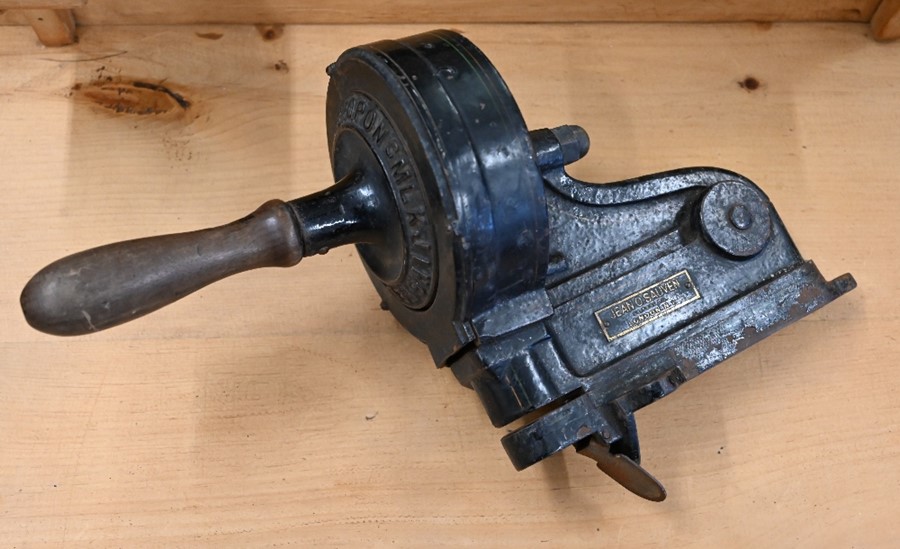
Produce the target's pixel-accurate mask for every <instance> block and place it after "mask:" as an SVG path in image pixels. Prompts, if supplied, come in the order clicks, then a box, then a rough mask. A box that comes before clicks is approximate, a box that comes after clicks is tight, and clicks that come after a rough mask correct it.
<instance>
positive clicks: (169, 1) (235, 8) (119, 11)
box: [0, 0, 892, 25]
mask: <svg viewBox="0 0 900 549" xmlns="http://www.w3.org/2000/svg"><path fill="white" fill-rule="evenodd" d="M883 1H887V2H890V1H892V0H716V1H714V2H712V1H709V0H666V1H665V2H660V1H658V0H629V1H627V2H622V1H618V2H611V1H608V0H556V1H552V2H551V1H546V0H493V1H490V2H485V1H482V0H444V1H442V2H432V1H429V0H394V1H392V2H381V3H379V4H378V5H377V6H376V5H373V4H372V3H371V2H366V1H365V0H331V1H329V2H322V1H321V0H267V1H265V2H260V1H258V0H257V1H250V0H156V1H155V2H135V1H133V0H90V1H89V2H88V1H86V0H0V11H2V8H8V9H13V8H15V9H20V8H27V7H33V6H37V7H40V8H48V7H52V8H57V9H68V8H75V14H76V17H77V18H78V22H79V23H80V24H86V25H129V24H130V25H148V24H150V25H159V24H165V23H168V24H197V23H245V24H246V23H389V24H390V23H428V22H433V21H444V22H448V23H449V22H467V23H475V22H480V23H488V22H495V23H496V22H501V23H507V22H522V23H524V22H535V21H542V22H549V21H553V22H590V21H593V22H597V21H859V22H862V21H868V20H869V19H870V18H871V17H872V14H873V13H874V12H875V10H876V8H877V7H878V5H879V4H880V3H881V2H883ZM3 21H5V22H7V23H9V22H16V21H19V22H21V21H22V20H21V16H20V15H19V14H16V13H9V14H6V15H4V14H2V13H0V22H3Z"/></svg>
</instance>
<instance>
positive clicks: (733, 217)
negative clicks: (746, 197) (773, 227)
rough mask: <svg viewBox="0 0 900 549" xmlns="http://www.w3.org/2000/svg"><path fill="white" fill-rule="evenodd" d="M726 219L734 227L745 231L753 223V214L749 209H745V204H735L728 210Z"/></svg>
mask: <svg viewBox="0 0 900 549" xmlns="http://www.w3.org/2000/svg"><path fill="white" fill-rule="evenodd" d="M728 221H730V222H731V224H732V225H734V228H736V229H739V230H741V231H746V230H747V229H749V228H750V226H751V225H753V215H752V214H751V213H750V210H749V209H747V206H744V205H743V204H737V205H736V206H734V207H733V208H731V211H730V212H728Z"/></svg>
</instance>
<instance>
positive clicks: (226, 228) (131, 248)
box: [21, 200, 303, 335]
mask: <svg viewBox="0 0 900 549" xmlns="http://www.w3.org/2000/svg"><path fill="white" fill-rule="evenodd" d="M302 257H303V240H302V238H301V231H300V225H299V223H298V221H297V219H296V218H295V216H294V215H293V213H292V210H291V208H290V206H288V205H287V204H285V203H284V202H282V201H280V200H272V201H270V202H266V203H265V204H263V205H262V206H260V207H259V209H257V210H256V211H255V212H253V213H252V214H250V215H249V216H247V217H245V218H243V219H239V220H238V221H235V222H233V223H229V224H228V225H222V226H221V227H215V228H212V229H205V230H202V231H194V232H189V233H181V234H171V235H165V236H156V237H151V238H141V239H138V240H129V241H127V242H119V243H117V244H109V245H107V246H101V247H99V248H94V249H92V250H87V251H84V252H80V253H77V254H74V255H70V256H68V257H65V258H63V259H60V260H59V261H56V262H54V263H51V264H50V265H48V266H47V267H45V268H44V269H42V270H41V271H40V272H39V273H38V274H36V275H35V276H34V278H32V279H31V280H30V281H29V282H28V284H27V285H26V286H25V289H24V290H23V291H22V297H21V302H22V311H23V312H24V313H25V319H26V320H27V321H28V323H29V324H31V326H33V327H34V328H36V329H38V330H40V331H42V332H46V333H49V334H55V335H80V334H87V333H91V332H95V331H98V330H103V329H105V328H110V327H112V326H115V325H117V324H121V323H123V322H128V321H129V320H132V319H135V318H138V317H140V316H142V315H145V314H147V313H149V312H152V311H155V310H156V309H159V308H160V307H163V306H165V305H168V304H169V303H172V302H174V301H176V300H178V299H181V298H182V297H184V296H186V295H188V294H189V293H191V292H194V291H196V290H199V289H200V288H202V287H204V286H206V285H207V284H210V283H212V282H215V281H217V280H221V279H222V278H225V277H226V276H230V275H233V274H235V273H239V272H242V271H246V270H249V269H255V268H258V267H288V266H291V265H296V264H297V263H298V262H299V261H300V259H301V258H302Z"/></svg>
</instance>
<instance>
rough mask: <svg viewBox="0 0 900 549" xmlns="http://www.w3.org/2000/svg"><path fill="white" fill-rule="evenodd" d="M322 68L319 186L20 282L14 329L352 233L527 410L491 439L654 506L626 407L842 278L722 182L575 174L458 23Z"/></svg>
mask: <svg viewBox="0 0 900 549" xmlns="http://www.w3.org/2000/svg"><path fill="white" fill-rule="evenodd" d="M328 74H329V75H330V77H331V81H330V85H329V89H328V100H327V117H326V123H327V130H328V140H329V146H330V150H331V161H332V167H333V171H334V177H335V180H336V181H337V183H336V184H335V185H334V186H333V187H331V188H329V189H326V190H325V191H322V192H320V193H317V194H315V195H312V196H309V197H306V198H301V199H298V200H294V201H292V202H288V203H285V202H281V201H271V202H268V203H266V204H264V205H263V206H262V207H260V208H259V209H258V210H257V211H256V212H254V213H253V214H251V215H250V216H248V217H246V218H244V219H241V220H239V221H236V222H234V223H231V224H228V225H224V226H222V227H217V228H213V229H206V230H203V231H197V232H193V233H185V234H179V235H168V236H162V237H154V238H147V239H141V240H135V241H130V242H124V243H119V244H112V245H109V246H104V247H101V248H97V249H94V250H88V251H86V252H82V253H80V254H75V255H73V256H69V257H67V258H64V259H62V260H60V261H58V262H56V263H54V264H52V265H50V266H48V267H46V268H45V269H44V270H42V271H41V272H39V273H38V274H37V275H35V277H34V278H33V279H32V280H31V281H30V282H29V283H28V285H27V286H26V288H25V290H24V291H23V294H22V306H23V310H24V312H25V315H26V318H27V319H28V321H29V323H31V324H32V325H33V326H34V327H36V328H38V329H40V330H43V331H46V332H49V333H55V334H61V335H73V334H81V333H89V332H92V331H95V330H100V329H103V328H107V327H109V326H113V325H116V324H119V323H121V322H125V321H127V320H130V319H132V318H135V317H138V316H140V315H143V314H146V313H147V312H150V311H152V310H154V309H156V308H159V307H161V306H163V305H165V304H167V303H170V302H172V301H174V300H176V299H179V298H180V297H183V296H184V295H186V294H188V293H190V292H192V291H194V290H197V289H199V288H201V287H202V286H204V285H206V284H208V283H210V282H212V281H215V280H217V279H220V278H222V277H224V276H227V275H229V274H233V273H236V272H240V271H244V270H247V269H252V268H256V267H262V266H287V265H293V264H296V263H297V262H299V261H300V259H301V258H302V257H305V256H309V255H314V254H321V253H325V252H327V251H328V249H329V248H332V247H334V246H338V245H342V244H348V243H355V244H356V245H357V249H358V251H359V255H360V257H361V258H362V261H363V263H364V264H365V267H366V269H367V271H368V273H369V276H370V277H371V279H372V282H373V284H374V285H375V289H376V290H377V291H378V293H379V295H380V296H381V299H382V302H383V306H384V308H386V309H389V310H390V311H391V313H393V315H394V316H395V317H397V319H398V320H399V321H400V322H401V323H402V324H403V326H405V327H406V328H407V329H408V330H409V331H410V332H412V334H413V335H415V336H416V337H418V338H419V339H421V340H422V341H423V342H425V343H426V344H427V345H428V347H429V349H430V350H431V354H432V356H433V357H434V361H435V363H436V364H438V365H440V366H449V367H450V368H451V369H452V371H453V373H454V374H455V375H456V377H457V379H459V381H460V382H461V383H462V384H463V385H465V386H466V387H471V388H472V389H474V390H475V392H476V393H477V394H478V396H479V398H480V399H481V401H482V403H483V404H484V407H485V409H486V410H487V413H488V415H489V416H490V418H491V421H492V422H493V423H494V425H496V426H498V427H499V426H504V425H508V424H509V423H510V422H513V421H515V420H517V419H520V418H523V417H524V416H526V415H527V416H528V423H527V424H526V425H525V426H523V427H521V428H519V429H518V430H515V431H513V432H511V433H509V434H508V435H506V436H505V437H503V446H504V448H505V449H506V451H507V453H508V454H509V457H510V459H511V460H512V462H513V464H514V465H515V466H516V467H517V468H519V469H521V468H524V467H528V466H529V465H532V464H534V463H536V462H538V461H540V460H541V459H543V458H545V457H547V456H549V455H551V454H553V453H555V452H558V451H559V450H561V449H563V448H565V447H566V446H570V445H575V446H576V448H577V449H578V451H579V452H581V453H584V454H586V455H589V456H591V457H592V458H593V459H595V460H596V461H597V463H598V466H599V467H600V468H601V469H603V470H604V471H605V472H607V473H608V474H610V476H612V477H613V478H614V479H616V480H617V481H618V482H620V483H622V484H623V485H624V486H626V487H627V488H629V489H630V490H632V491H633V492H635V493H637V494H639V495H642V496H643V497H646V498H649V499H654V500H661V499H663V498H664V497H665V491H664V490H663V488H662V486H661V485H660V484H659V483H658V482H657V481H656V480H655V479H654V478H653V477H652V476H650V475H649V474H648V473H647V472H646V471H644V470H643V469H642V468H641V467H640V466H639V465H638V464H639V462H640V452H639V448H638V439H637V433H636V430H635V423H634V415H633V414H634V412H635V410H637V409H638V408H641V407H643V406H646V405H647V404H649V403H651V402H653V401H655V400H658V399H660V398H662V397H664V396H665V395H667V394H668V393H670V392H672V391H673V390H675V389H676V388H677V387H678V386H679V385H681V384H682V383H684V382H685V381H687V380H688V379H691V378H693V377H695V376H697V375H698V374H700V373H702V372H704V371H705V370H707V369H709V368H710V367H712V366H714V365H716V364H718V363H719V362H721V361H722V360H724V359H726V358H728V357H729V356H731V355H733V354H735V353H737V352H738V351H740V350H742V349H745V348H747V347H748V346H749V345H751V344H753V343H755V342H757V341H759V340H760V339H762V338H764V337H766V336H768V335H770V334H771V333H773V332H774V331H776V330H778V329H779V328H782V327H784V326H785V325H787V324H789V323H790V322H793V321H794V320H797V319H799V318H801V317H803V316H805V315H807V314H809V313H811V312H813V311H814V310H816V309H818V308H819V307H822V306H823V305H825V304H826V303H828V302H830V301H832V300H833V299H835V298H836V297H837V296H839V295H841V294H843V293H844V292H846V291H849V290H850V289H852V288H853V287H854V286H855V282H854V281H853V278H852V277H851V276H850V275H844V276H842V277H840V278H838V279H836V280H834V281H832V282H826V281H825V279H823V278H822V275H821V274H820V273H819V271H818V270H817V269H816V267H815V266H814V265H813V264H812V263H811V262H808V261H804V260H803V258H802V257H801V256H800V253H799V252H798V251H797V248H796V247H795V246H794V244H793V242H791V239H790V237H789V236H788V234H787V231H786V230H785V228H784V226H783V224H782V222H781V220H780V219H779V217H778V214H777V213H776V212H775V210H774V208H773V207H772V204H771V203H770V202H769V200H768V199H767V198H766V196H765V195H764V194H763V193H762V191H760V190H759V188H757V187H756V186H755V185H754V184H753V183H752V182H750V181H749V180H747V179H746V178H744V177H742V176H740V175H738V174H736V173H733V172H729V171H725V170H720V169H715V168H694V169H682V170H676V171H671V172H666V173H661V174H657V175H650V176H645V177H640V178H637V179H632V180H628V181H622V182H619V183H610V184H604V185H596V184H588V183H584V182H581V181H578V180H576V179H574V178H572V177H570V176H569V175H567V174H566V172H565V169H564V168H565V165H566V164H569V163H571V162H573V161H575V160H577V159H579V158H581V157H582V156H584V155H585V154H586V153H587V150H588V138H587V135H586V134H585V132H584V131H583V130H582V129H581V128H578V127H577V126H562V127H559V128H555V129H552V130H546V129H544V130H536V131H532V132H529V131H528V130H527V129H526V126H525V123H524V121H523V120H522V116H521V114H520V112H519V109H518V107H517V106H516V103H515V101H514V100H513V98H512V96H511V95H510V92H509V90H508V89H507V87H506V85H505V83H504V82H503V80H502V79H501V78H500V75H499V74H498V73H497V71H496V69H495V68H494V67H493V65H491V63H490V61H488V59H487V58H486V57H485V56H484V54H483V53H481V51H479V50H478V49H477V48H476V47H475V46H474V45H473V44H472V43H471V42H469V41H468V40H466V39H465V38H463V37H462V36H460V35H458V34H456V33H453V32H449V31H435V32H430V33H426V34H421V35H417V36H412V37H409V38H405V39H401V40H396V41H383V42H378V43H374V44H370V45H366V46H361V47H357V48H353V49H351V50H349V51H347V52H345V53H344V54H343V55H341V56H340V58H339V59H338V60H337V62H336V63H334V64H332V65H331V66H329V67H328Z"/></svg>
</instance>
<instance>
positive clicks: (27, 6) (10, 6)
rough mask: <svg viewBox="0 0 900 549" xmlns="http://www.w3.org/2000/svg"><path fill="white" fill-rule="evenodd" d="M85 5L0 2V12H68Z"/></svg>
mask: <svg viewBox="0 0 900 549" xmlns="http://www.w3.org/2000/svg"><path fill="white" fill-rule="evenodd" d="M85 4H87V0H0V10H69V9H72V8H80V7H82V6H84V5H85Z"/></svg>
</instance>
